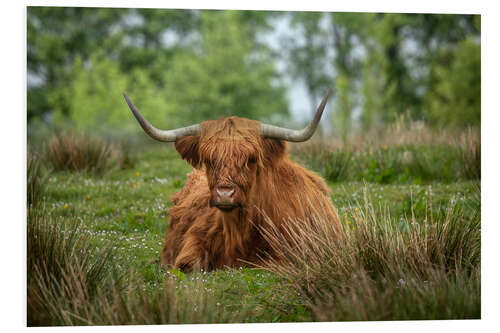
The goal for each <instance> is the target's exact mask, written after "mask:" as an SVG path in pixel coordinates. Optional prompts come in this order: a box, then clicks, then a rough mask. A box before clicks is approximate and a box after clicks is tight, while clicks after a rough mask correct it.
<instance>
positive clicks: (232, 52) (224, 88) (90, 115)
mask: <svg viewBox="0 0 500 333" xmlns="http://www.w3.org/2000/svg"><path fill="white" fill-rule="evenodd" d="M480 24H481V23H480V16H477V15H476V16H475V15H429V14H425V15H424V14H382V13H319V12H265V11H208V10H203V11H202V10H166V9H112V8H70V7H28V11H27V33H28V40H27V51H28V55H27V58H28V59H27V60H28V61H27V62H28V103H27V106H28V110H27V111H28V114H27V116H28V124H29V130H28V133H30V129H31V128H36V127H38V126H39V125H41V124H48V125H49V126H65V125H70V126H73V127H75V128H78V129H82V130H89V129H93V130H94V129H98V128H116V129H119V130H127V129H130V130H136V129H137V125H136V124H135V123H134V122H131V121H129V118H130V114H129V113H128V112H126V109H124V101H123V98H122V96H121V93H122V91H126V92H127V93H129V95H130V96H131V97H132V99H133V100H134V102H135V103H136V104H137V106H138V107H139V109H140V110H141V112H143V113H144V114H145V116H146V117H147V118H148V119H150V120H151V121H152V122H153V123H154V124H155V125H157V126H158V127H173V126H183V125H187V123H192V122H199V121H202V120H205V119H214V118H218V117H221V116H227V115H238V116H242V117H248V118H254V119H259V120H263V121H272V122H274V123H278V124H286V123H287V122H288V123H289V122H290V121H291V117H290V114H289V111H288V109H289V100H288V99H287V96H286V93H287V89H288V88H289V86H290V82H293V81H296V82H302V83H303V84H304V86H305V87H306V91H307V94H308V98H309V102H310V105H311V109H314V107H315V104H316V103H317V102H318V100H320V98H321V95H322V94H323V93H324V92H325V91H326V89H327V88H328V87H333V92H334V94H333V98H332V99H331V103H330V105H331V106H332V107H333V109H334V112H333V116H332V124H333V126H334V127H335V128H336V129H337V130H338V133H340V134H341V135H342V136H346V135H347V133H349V132H350V131H352V130H356V129H359V130H369V129H373V128H380V127H383V126H385V125H387V124H390V123H392V122H394V121H395V120H396V119H398V118H399V117H407V118H408V119H411V120H422V121H425V122H427V123H428V124H430V125H433V126H446V127H448V126H449V127H459V128H462V127H467V126H474V125H479V124H480V106H481V94H480V92H481V84H480V83H481V72H480V68H481V45H480ZM280 26H281V27H283V26H285V28H279V27H280ZM270 35H273V36H275V37H274V39H273V41H274V42H271V43H270V42H269V40H266V38H265V37H266V36H270ZM279 63H284V67H283V68H282V69H281V70H280V69H279Z"/></svg>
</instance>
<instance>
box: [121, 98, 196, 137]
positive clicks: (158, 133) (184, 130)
mask: <svg viewBox="0 0 500 333" xmlns="http://www.w3.org/2000/svg"><path fill="white" fill-rule="evenodd" d="M123 97H125V101H127V104H128V107H129V108H130V110H131V111H132V113H133V114H134V116H135V118H136V119H137V121H138V122H139V124H140V125H141V127H142V129H143V130H144V132H146V133H147V134H148V135H149V136H150V137H152V138H153V139H155V140H158V141H163V142H173V141H175V140H177V139H179V138H181V137H183V136H189V135H198V134H200V133H201V126H200V125H199V124H196V125H191V126H188V127H181V128H176V129H172V130H168V131H163V130H159V129H157V128H156V127H154V126H153V125H151V124H150V123H149V122H148V121H147V120H146V119H145V118H144V117H143V116H142V114H141V113H140V112H139V110H137V108H136V107H135V106H134V104H133V103H132V101H131V100H130V99H129V98H128V96H127V94H125V93H123Z"/></svg>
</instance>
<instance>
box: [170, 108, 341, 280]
mask: <svg viewBox="0 0 500 333" xmlns="http://www.w3.org/2000/svg"><path fill="white" fill-rule="evenodd" d="M259 124H260V123H259V122H258V121H254V120H248V119H243V118H237V117H229V118H222V119H220V120H210V121H205V122H203V123H201V127H202V132H201V135H200V136H188V137H184V138H181V139H178V140H177V141H176V142H175V147H176V149H177V151H178V152H179V153H180V155H181V156H182V158H183V159H185V160H187V161H188V162H189V163H190V164H191V165H193V167H194V168H195V169H194V170H193V172H192V173H190V174H189V175H188V181H187V183H186V185H185V186H184V188H183V189H182V190H181V191H180V192H179V193H177V194H174V196H173V198H172V199H173V203H174V206H173V207H172V208H171V209H170V211H169V213H170V225H169V227H168V229H167V233H166V236H165V243H164V246H163V251H162V255H161V260H162V263H163V264H164V265H167V266H170V267H174V268H177V269H181V270H184V271H190V270H193V269H205V270H214V269H220V268H225V267H238V266H242V265H246V264H248V263H259V262H260V260H262V259H263V258H264V259H265V258H266V256H267V255H272V253H270V251H271V249H270V247H269V245H268V244H267V243H266V241H265V240H264V238H263V237H262V235H261V231H260V229H261V228H262V227H265V225H266V223H268V222H269V221H271V223H273V224H274V225H275V226H277V227H278V228H281V227H283V226H285V225H286V223H287V221H289V220H290V219H297V220H303V221H305V222H304V223H315V221H317V219H315V218H314V217H315V214H316V215H317V214H318V213H320V214H322V215H323V216H324V217H326V218H327V220H329V221H330V222H331V223H332V224H334V225H336V226H338V225H339V219H338V215H337V212H336V210H335V208H334V206H333V204H332V203H331V201H330V199H329V197H328V195H329V189H328V187H327V186H326V184H325V182H324V180H323V179H322V178H321V177H319V176H317V175H316V174H315V173H313V172H311V171H309V170H307V169H305V168H303V167H301V166H300V165H298V164H296V163H294V162H292V161H291V160H290V158H289V156H288V152H287V148H286V142H284V141H281V140H276V139H267V138H262V137H261V136H260V134H259ZM220 185H232V186H235V187H237V188H238V189H239V192H238V193H239V194H238V195H239V198H240V199H241V201H242V202H243V205H242V207H241V208H237V209H233V210H232V211H230V212H224V211H221V210H219V209H218V208H216V207H211V204H210V198H211V193H212V191H213V189H214V187H215V186H220Z"/></svg>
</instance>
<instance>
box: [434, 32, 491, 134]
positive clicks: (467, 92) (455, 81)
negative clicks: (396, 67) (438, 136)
mask: <svg viewBox="0 0 500 333" xmlns="http://www.w3.org/2000/svg"><path fill="white" fill-rule="evenodd" d="M433 72H434V73H435V77H436V80H437V84H436V85H435V89H433V90H430V91H429V92H428V94H427V96H426V97H427V100H426V101H427V105H428V109H427V110H428V111H427V112H428V113H427V114H428V117H429V119H430V120H431V121H432V122H433V123H435V124H439V125H444V126H454V127H467V126H471V125H480V124H481V45H480V44H479V42H478V40H476V39H475V38H473V37H469V38H467V39H465V40H464V41H462V42H461V43H459V44H458V45H457V46H456V51H454V53H453V57H452V60H451V64H450V66H442V65H435V67H434V68H433Z"/></svg>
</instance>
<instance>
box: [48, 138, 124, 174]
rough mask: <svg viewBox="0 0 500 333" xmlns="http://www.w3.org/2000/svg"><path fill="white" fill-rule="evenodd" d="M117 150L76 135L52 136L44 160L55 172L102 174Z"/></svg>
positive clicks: (99, 140)
mask: <svg viewBox="0 0 500 333" xmlns="http://www.w3.org/2000/svg"><path fill="white" fill-rule="evenodd" d="M117 155H118V151H117V148H116V147H114V146H113V145H111V144H109V143H106V142H105V141H103V140H101V139H99V138H95V137H90V136H87V135H81V134H77V133H64V132H60V133H57V134H54V135H53V136H52V137H51V138H50V139H49V141H48V143H47V144H46V146H45V159H46V160H47V162H48V163H49V164H50V165H51V166H52V167H53V169H54V170H55V171H62V170H69V171H89V172H95V173H98V174H99V173H102V172H104V171H106V170H107V169H108V168H109V167H110V166H112V164H113V162H114V160H115V159H116V157H117Z"/></svg>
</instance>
